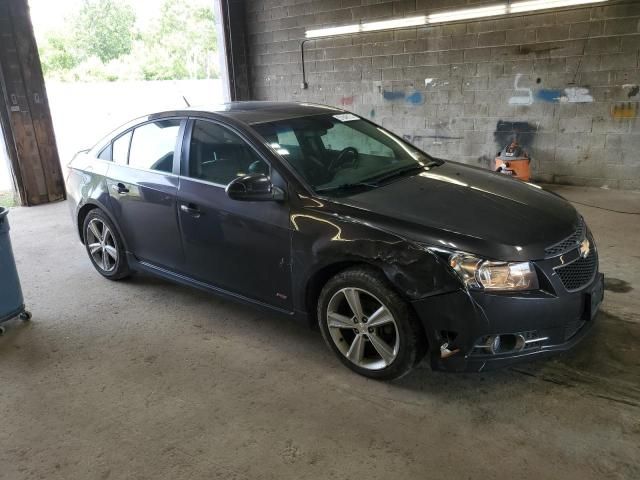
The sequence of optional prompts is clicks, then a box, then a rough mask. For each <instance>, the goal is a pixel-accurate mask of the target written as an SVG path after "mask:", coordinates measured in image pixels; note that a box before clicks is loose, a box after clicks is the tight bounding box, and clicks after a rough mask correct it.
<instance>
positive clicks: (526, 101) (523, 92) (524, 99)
mask: <svg viewBox="0 0 640 480" xmlns="http://www.w3.org/2000/svg"><path fill="white" fill-rule="evenodd" d="M520 78H522V74H521V73H519V74H517V75H516V79H515V80H514V82H513V89H514V90H515V91H516V92H518V93H517V94H516V95H514V96H513V97H511V98H510V99H509V104H510V105H531V104H533V92H532V90H531V89H530V88H524V87H520V86H519V85H518V83H519V82H520Z"/></svg>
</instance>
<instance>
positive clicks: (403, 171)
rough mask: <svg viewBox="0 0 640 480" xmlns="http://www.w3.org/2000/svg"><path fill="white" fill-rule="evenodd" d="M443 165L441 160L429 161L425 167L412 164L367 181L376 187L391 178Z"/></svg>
mask: <svg viewBox="0 0 640 480" xmlns="http://www.w3.org/2000/svg"><path fill="white" fill-rule="evenodd" d="M443 163H444V162H443V161H442V160H430V161H429V162H427V163H426V164H425V165H416V164H414V165H409V166H408V167H402V168H398V169H396V170H392V171H391V172H388V173H384V174H382V175H380V176H377V177H373V178H369V179H368V180H367V181H369V182H375V183H376V184H377V185H380V183H382V182H384V181H387V180H391V179H392V178H396V177H400V176H402V175H405V174H407V173H411V172H415V171H418V170H424V169H425V168H432V167H439V166H440V165H442V164H443Z"/></svg>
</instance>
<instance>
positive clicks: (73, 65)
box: [29, 0, 228, 166]
mask: <svg viewBox="0 0 640 480" xmlns="http://www.w3.org/2000/svg"><path fill="white" fill-rule="evenodd" d="M218 1H219V0H161V1H158V2H146V1H145V2H143V1H139V0H138V1H136V0H58V1H56V2H51V1H50V0H29V6H30V10H31V18H32V22H33V27H34V31H35V36H36V39H37V43H38V50H39V53H40V59H41V63H42V68H43V72H44V76H45V81H46V87H47V95H48V98H49V104H50V108H51V114H52V118H53V124H54V129H55V133H56V140H57V144H58V151H59V154H60V161H61V163H62V165H63V166H64V165H66V164H67V163H68V162H69V161H70V160H71V158H72V157H73V155H74V154H75V153H76V152H77V151H79V150H82V149H85V148H89V147H91V146H92V145H93V144H95V143H96V142H97V141H98V140H99V139H100V138H101V137H103V136H104V135H105V134H107V133H108V132H110V131H111V130H113V129H115V128H116V127H118V126H119V125H121V124H123V123H125V122H127V121H129V120H131V119H132V118H136V117H139V116H142V115H145V114H148V113H151V112H154V111H159V110H169V109H174V108H182V107H184V106H186V105H187V104H190V105H200V104H215V103H221V102H223V101H225V100H226V99H228V81H227V80H226V79H223V78H222V77H224V71H223V70H224V69H223V68H221V61H220V60H221V56H220V54H219V50H220V49H219V48H218V47H219V45H220V44H221V42H219V40H218V37H219V34H218V32H219V28H218V27H217V24H218V23H219V22H218V21H217V19H216V11H217V10H218V8H217V5H216V3H217V2H218Z"/></svg>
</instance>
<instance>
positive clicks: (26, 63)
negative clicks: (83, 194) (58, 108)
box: [0, 0, 66, 205]
mask: <svg viewBox="0 0 640 480" xmlns="http://www.w3.org/2000/svg"><path fill="white" fill-rule="evenodd" d="M0 84H2V97H3V98H2V100H1V101H0V108H2V109H3V110H4V111H3V112H2V114H0V121H2V127H3V132H4V135H5V138H6V139H7V147H8V149H9V155H10V158H12V164H13V169H14V176H15V178H16V182H17V184H18V191H19V193H20V196H21V200H22V203H23V205H38V204H41V203H48V202H54V201H57V200H63V199H64V198H66V194H65V189H64V179H63V176H62V169H61V167H60V159H59V157H58V149H57V146H56V140H55V134H54V132H53V122H52V120H51V112H50V110H49V102H48V100H47V93H46V89H45V85H44V77H43V75H42V67H41V65H40V57H39V56H38V50H37V45H36V41H35V36H34V33H33V27H32V25H31V18H30V16H29V7H28V5H27V0H0ZM14 157H17V158H15V159H14Z"/></svg>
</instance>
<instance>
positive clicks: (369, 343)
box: [318, 268, 424, 380]
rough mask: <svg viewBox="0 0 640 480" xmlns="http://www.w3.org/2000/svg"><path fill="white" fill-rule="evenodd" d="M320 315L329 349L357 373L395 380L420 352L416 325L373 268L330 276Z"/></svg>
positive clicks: (418, 329)
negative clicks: (331, 277)
mask: <svg viewBox="0 0 640 480" xmlns="http://www.w3.org/2000/svg"><path fill="white" fill-rule="evenodd" d="M318 318H319V323H320V328H321V330H322V334H323V336H324V338H325V341H326V342H327V343H328V345H329V347H331V349H332V350H333V351H334V352H335V353H336V354H337V355H338V357H339V358H340V360H341V361H342V362H343V363H344V364H345V365H347V366H348V367H349V368H351V369H352V370H354V371H356V372H357V373H360V374H361V375H364V376H367V377H371V378H377V379H385V380H388V379H394V378H399V377H401V376H403V375H405V374H406V373H408V372H409V371H410V370H411V368H412V367H413V366H414V365H415V364H416V363H417V362H418V361H419V360H421V359H422V356H423V354H424V349H423V346H424V338H423V335H422V331H421V329H420V327H419V324H418V323H417V321H416V320H415V318H414V316H413V315H412V313H411V311H410V309H409V308H408V306H407V304H406V303H405V302H404V300H402V299H401V298H400V297H399V295H398V294H397V293H396V292H395V291H394V290H393V289H392V288H391V287H390V286H389V285H388V282H387V281H386V278H384V276H383V275H381V274H379V273H378V272H376V271H375V270H370V269H366V268H362V269H360V268H358V269H352V270H346V271H345V272H342V273H340V274H338V275H337V276H336V277H334V278H333V279H331V280H330V281H329V282H328V283H327V285H326V286H325V287H324V289H323V290H322V293H321V294H320V299H319V302H318Z"/></svg>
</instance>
